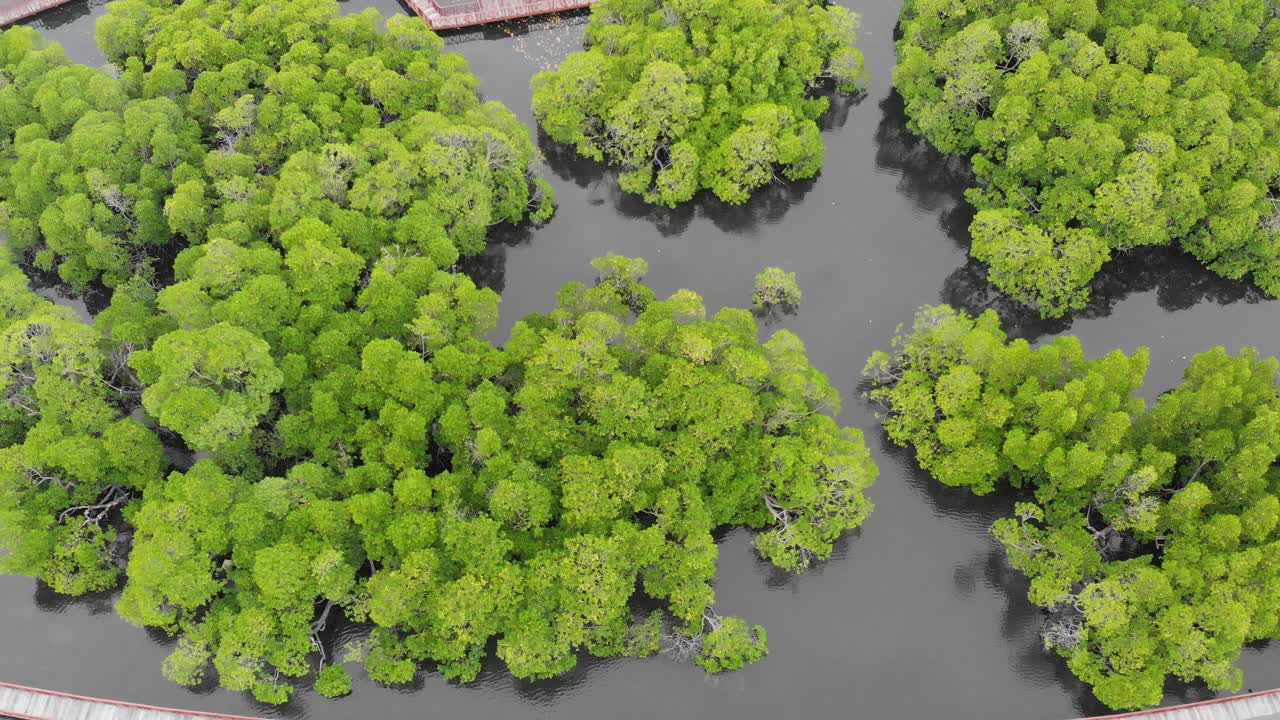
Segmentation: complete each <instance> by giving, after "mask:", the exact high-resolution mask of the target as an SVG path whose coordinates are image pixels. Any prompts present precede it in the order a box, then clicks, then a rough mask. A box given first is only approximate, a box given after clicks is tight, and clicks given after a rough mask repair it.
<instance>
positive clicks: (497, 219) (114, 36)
mask: <svg viewBox="0 0 1280 720" xmlns="http://www.w3.org/2000/svg"><path fill="white" fill-rule="evenodd" d="M379 23H380V17H379V16H378V14H377V12H376V11H373V10H366V11H364V12H362V13H359V14H355V15H347V16H341V17H340V16H339V15H338V12H337V5H336V3H333V2H328V1H326V0H300V1H299V2H291V3H283V4H282V3H268V2H261V1H260V0H236V1H234V2H233V1H232V0H213V1H211V2H194V3H190V2H188V3H180V4H177V3H173V2H171V1H170V0H122V1H121V2H116V3H112V4H111V6H110V8H109V11H108V14H107V15H106V16H105V17H103V18H102V20H101V22H100V23H99V25H98V40H99V43H100V45H101V47H102V50H103V52H104V53H105V54H106V55H107V57H108V58H109V59H110V60H111V62H112V63H113V64H114V65H115V67H117V68H119V73H118V75H119V78H118V79H116V78H115V77H113V76H112V74H110V73H108V72H107V71H105V70H95V69H92V68H89V67H85V66H78V65H74V64H71V63H70V61H69V60H67V58H66V55H65V53H63V51H62V50H61V48H59V47H57V46H47V47H46V46H45V44H44V43H43V42H42V41H41V40H40V39H39V38H38V36H37V35H36V34H35V33H33V32H31V31H22V32H14V33H7V34H6V36H5V39H4V41H3V43H4V47H3V48H0V56H3V58H4V62H5V72H6V74H7V76H9V79H10V81H9V82H8V84H6V86H5V87H4V88H2V89H0V107H2V108H3V110H2V111H0V115H3V118H0V125H2V126H3V127H0V130H3V131H4V132H5V133H6V134H7V135H8V136H9V137H10V138H11V143H10V144H9V145H8V146H7V148H6V152H5V153H4V156H3V157H0V194H2V195H3V198H4V201H3V206H2V207H3V212H0V222H2V224H3V228H4V229H5V230H6V231H7V232H8V233H9V235H10V237H11V242H10V244H9V248H10V249H9V253H10V255H11V257H12V259H14V260H16V261H20V262H30V263H32V264H33V265H35V266H37V267H40V268H43V269H46V270H52V269H56V270H57V272H58V274H59V275H60V276H61V278H62V279H63V280H66V281H67V282H69V283H71V284H73V285H75V286H77V287H84V286H86V285H88V284H89V283H91V282H95V281H100V282H102V283H104V284H106V285H107V286H109V287H116V286H118V285H120V284H122V283H124V282H127V281H129V280H130V279H131V278H133V277H135V276H138V277H141V278H142V279H144V280H151V279H152V278H153V277H154V276H155V274H156V273H155V269H154V268H153V265H154V264H155V263H156V261H157V259H164V260H166V261H167V260H170V259H172V257H173V256H174V255H175V254H176V253H177V251H178V250H180V249H182V248H183V247H188V246H194V245H199V244H202V243H204V242H207V241H208V240H211V239H226V240H230V241H233V242H235V243H238V244H242V245H243V244H248V243H249V242H251V241H253V240H256V239H268V238H270V239H273V240H276V241H277V242H278V241H279V239H280V238H281V237H282V236H283V235H284V234H286V233H288V232H289V230H291V229H292V228H293V227H294V226H295V225H297V224H298V222H299V221H301V220H303V219H318V220H321V221H323V222H325V223H327V224H328V225H329V226H330V227H332V228H333V229H334V231H335V233H336V234H337V236H338V237H340V238H341V243H342V244H343V245H344V247H346V248H347V249H349V250H351V251H352V252H354V253H356V254H357V255H359V256H360V257H362V258H364V260H366V261H370V262H371V261H373V260H375V259H376V258H377V257H378V255H379V253H380V252H381V249H382V248H383V247H384V246H389V245H401V246H405V247H411V248H413V249H415V250H416V251H418V252H422V253H425V254H430V255H431V256H432V257H434V258H435V259H436V260H437V262H438V263H440V264H441V265H442V266H447V265H450V264H452V263H453V262H454V261H455V260H456V259H457V257H458V256H459V255H474V254H476V253H478V252H480V251H481V250H483V248H484V244H485V237H486V234H487V232H488V228H489V227H490V226H491V225H494V224H497V223H501V222H510V223H517V222H521V221H523V220H525V219H531V220H533V221H535V222H536V221H541V220H545V219H547V218H548V217H549V216H550V214H551V212H552V211H553V208H554V204H553V200H552V193H551V188H550V186H549V185H548V184H547V183H546V182H545V181H544V180H541V179H535V178H534V177H533V175H532V172H531V169H530V168H531V166H532V165H534V164H536V163H537V162H538V161H539V154H538V152H537V148H536V147H535V146H534V144H533V141H532V139H531V138H530V136H529V133H528V130H527V129H526V128H525V127H524V126H523V125H522V124H521V123H520V121H519V119H518V118H517V117H516V116H515V114H514V113H512V112H511V111H509V110H508V109H506V108H505V107H503V106H502V105H500V104H498V103H495V102H489V103H484V102H482V101H481V99H480V96H479V94H478V92H477V89H478V86H479V83H478V81H477V80H476V78H475V76H473V75H471V73H470V72H468V70H467V67H466V62H465V60H463V58H462V56H460V55H457V54H445V53H443V52H442V50H443V45H444V44H443V41H441V40H440V38H438V37H436V36H435V35H434V34H432V33H431V32H430V31H429V30H428V29H426V27H425V26H424V25H423V23H422V22H421V21H419V20H417V19H416V18H409V17H405V16H397V17H393V18H390V19H388V20H387V23H386V31H385V32H379V30H378V25H379Z"/></svg>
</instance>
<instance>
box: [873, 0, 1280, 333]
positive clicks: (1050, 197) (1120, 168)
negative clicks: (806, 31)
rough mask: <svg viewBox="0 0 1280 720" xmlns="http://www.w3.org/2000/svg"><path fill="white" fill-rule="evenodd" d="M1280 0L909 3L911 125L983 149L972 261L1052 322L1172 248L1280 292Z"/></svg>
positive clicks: (935, 139) (903, 80)
mask: <svg viewBox="0 0 1280 720" xmlns="http://www.w3.org/2000/svg"><path fill="white" fill-rule="evenodd" d="M1274 19H1275V4H1274V2H1270V1H1269V0H1238V1H1236V0H1232V1H1226V0H1224V1H1221V2H1217V1H1215V2H1195V3H1186V2H1179V1H1178V0H1158V1H1156V2H1138V1H1136V0H1121V1H1118V2H1105V3H1102V2H1097V1H1096V0H1083V1H1082V2H1061V1H1060V0H1031V1H1029V2H1028V1H1026V0H1017V1H1016V2H1015V1H1014V0H994V1H993V0H955V1H954V2H953V1H951V0H907V2H906V3H905V4H904V6H903V11H902V19H901V28H902V33H901V40H900V41H899V43H898V55H899V65H898V67H897V69H896V71H895V73H894V77H895V80H896V82H897V86H898V89H899V91H900V92H901V93H902V95H903V98H904V99H905V100H906V111H907V115H908V117H909V118H910V122H909V126H910V127H911V129H913V130H915V131H917V132H919V133H921V134H922V135H924V136H925V137H926V138H928V139H929V140H930V141H931V142H932V143H933V144H934V145H936V146H937V147H938V148H939V149H940V150H942V151H944V152H955V153H964V154H966V155H969V156H971V157H972V159H973V168H974V171H975V174H976V175H977V180H978V186H977V187H975V188H973V189H971V190H970V191H969V193H968V198H969V200H970V202H972V203H973V204H974V205H975V206H976V207H977V209H978V214H977V217H976V218H975V219H974V222H973V225H972V227H971V229H972V232H973V247H972V250H971V252H972V254H973V256H974V257H975V258H977V259H978V260H981V261H982V262H984V263H987V264H988V265H989V267H990V277H991V280H992V281H993V282H994V283H995V284H996V285H997V286H998V287H1000V288H1001V289H1002V290H1004V291H1005V292H1008V293H1009V294H1010V295H1012V296H1014V297H1015V298H1017V299H1018V300H1021V301H1022V302H1025V303H1029V304H1032V305H1035V306H1038V307H1039V309H1040V312H1041V313H1042V314H1044V315H1046V316H1059V315H1063V314H1065V313H1067V312H1068V311H1070V310H1072V309H1076V308H1080V307H1083V306H1084V305H1085V303H1086V302H1087V300H1088V295H1089V291H1088V284H1089V281H1090V280H1091V279H1092V278H1093V277H1094V275H1096V274H1097V273H1098V271H1099V270H1100V269H1101V268H1102V266H1103V265H1104V264H1105V263H1106V262H1107V261H1108V260H1109V259H1110V258H1111V257H1112V256H1113V255H1114V254H1116V253H1119V252H1125V251H1127V250H1129V249H1131V248H1135V247H1138V246H1143V245H1171V244H1176V245H1178V246H1180V247H1182V248H1184V249H1185V250H1187V251H1188V252H1190V253H1191V254H1192V255H1195V256H1196V257H1197V258H1199V259H1200V260H1201V262H1203V263H1204V264H1205V266H1206V267H1208V268H1209V269H1210V270H1212V271H1214V272H1216V273H1218V274H1220V275H1222V276H1224V277H1228V278H1233V279H1235V278H1244V277H1250V278H1252V280H1253V281H1254V282H1255V283H1257V284H1258V285H1259V286H1260V287H1261V288H1262V289H1263V290H1265V291H1267V292H1268V293H1271V294H1273V295H1274V294H1277V293H1280V270H1278V268H1280V104H1278V103H1277V102H1276V101H1277V95H1276V93H1275V89H1276V88H1277V87H1280V86H1278V85H1277V82H1276V81H1277V78H1280V75H1278V74H1277V70H1280V31H1277V25H1276V23H1275V22H1273V21H1274Z"/></svg>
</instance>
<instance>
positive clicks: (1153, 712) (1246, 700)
mask: <svg viewBox="0 0 1280 720" xmlns="http://www.w3.org/2000/svg"><path fill="white" fill-rule="evenodd" d="M1120 718H1133V719H1134V720H1139V719H1141V720H1280V690H1264V691H1263V692H1255V693H1247V694H1245V695H1233V696H1231V697H1224V698H1216V699H1214V700H1204V701H1202V702H1194V703H1189V704H1187V705H1173V706H1171V707H1164V708H1152V709H1150V710H1139V711H1138V712H1131V713H1121V714H1119V715H1105V716H1102V720H1120ZM1082 720H1084V719H1082Z"/></svg>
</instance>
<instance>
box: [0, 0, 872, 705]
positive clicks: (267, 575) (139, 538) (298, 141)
mask: <svg viewBox="0 0 1280 720" xmlns="http://www.w3.org/2000/svg"><path fill="white" fill-rule="evenodd" d="M376 24H377V17H376V15H374V14H371V13H369V12H365V13H361V14H358V15H353V16H346V17H338V16H337V12H336V6H335V5H334V4H333V3H329V2H321V1H319V0H299V1H297V2H290V3H283V4H280V3H266V2H259V1H258V0H235V1H232V0H209V1H205V0H188V1H187V2H183V3H181V4H173V3H170V2H166V1H164V0H122V1H121V2H117V3H113V4H112V5H111V7H110V10H109V12H108V14H107V15H106V16H105V17H104V18H103V19H102V21H101V22H100V23H99V26H98V37H99V42H100V43H101V45H102V47H103V49H104V51H105V52H106V54H107V55H108V57H109V58H110V59H111V61H112V62H113V63H114V64H115V66H116V67H117V68H118V69H119V70H120V73H119V77H118V78H116V77H114V76H113V75H112V74H109V73H107V72H105V71H96V70H89V69H87V68H82V67H79V66H76V65H73V64H71V63H69V62H68V61H67V60H66V57H65V55H64V54H63V53H62V52H61V50H60V49H59V48H57V47H56V46H53V45H48V46H46V45H45V44H44V43H43V42H42V41H41V40H40V39H39V37H38V36H37V35H36V34H35V33H34V32H33V31H31V30H29V29H25V28H15V29H11V30H9V31H6V32H5V33H4V34H3V35H0V75H2V76H3V79H4V82H0V85H3V87H0V129H2V130H3V131H4V132H5V133H7V135H6V137H5V139H6V141H7V142H5V143H0V149H3V155H2V157H0V162H2V163H4V165H5V166H4V168H0V177H2V178H3V180H0V203H3V205H2V206H0V207H2V208H3V213H0V216H2V217H3V218H4V221H5V223H6V224H7V228H8V230H9V231H10V232H13V233H15V236H16V233H18V232H20V231H25V232H27V235H25V236H23V237H24V238H25V240H24V241H23V242H22V243H15V244H14V245H13V246H12V249H11V252H12V257H11V258H10V259H11V260H12V262H11V263H9V264H7V265H5V268H4V270H3V272H0V385H3V388H4V394H3V397H4V402H3V403H2V404H0V570H3V571H5V572H9V573H19V574H25V575H30V576H34V577H37V578H40V579H42V580H44V581H45V582H47V583H49V584H50V585H51V586H52V587H53V588H54V589H55V590H57V591H59V592H64V593H70V594H79V593H84V592H88V591H93V590H103V589H108V588H112V587H115V586H116V585H117V583H118V582H119V580H120V578H121V577H123V579H124V587H123V590H122V592H121V594H120V597H119V601H118V603H117V610H118V612H119V613H120V615H121V616H122V617H123V618H124V619H126V620H127V621H129V622H131V623H133V624H136V625H139V626H146V627H152V628H158V629H160V630H162V631H164V632H166V633H169V634H170V635H172V636H174V637H176V639H177V641H176V644H175V645H174V650H173V652H172V654H171V655H170V656H169V657H168V658H167V659H166V660H165V662H164V666H163V672H164V674H165V675H166V676H167V677H169V678H171V679H172V680H174V681H176V682H179V683H184V684H196V683H199V682H201V681H202V680H203V679H204V678H205V677H206V676H207V674H208V673H209V671H210V669H212V670H214V671H216V675H217V678H218V682H219V683H221V685H222V686H223V687H226V688H229V689H232V690H240V691H249V692H252V693H253V695H254V696H255V697H256V698H258V699H259V700H261V701H264V702H269V703H281V702H285V701H287V700H288V698H289V697H290V694H291V693H292V691H293V690H294V689H295V687H296V686H299V685H305V684H306V680H305V678H308V677H310V678H312V684H313V686H314V687H315V689H316V690H317V691H318V692H321V693H323V694H326V695H331V696H336V695H341V694H345V693H346V692H349V691H350V688H351V678H350V677H349V676H348V675H347V672H346V670H345V669H344V667H343V663H344V662H347V661H355V660H357V659H358V660H362V661H363V663H364V667H365V669H366V670H367V672H368V674H369V675H370V676H371V677H372V678H374V679H375V680H377V681H379V682H382V683H388V684H395V683H405V682H409V681H410V680H412V678H413V676H414V674H415V673H416V672H417V669H418V667H419V666H420V665H421V664H424V663H432V664H433V665H434V667H436V668H438V669H439V670H440V671H441V672H442V673H443V674H444V675H445V676H447V677H449V678H451V679H459V680H463V681H466V680H471V679H474V678H475V677H476V676H477V674H478V673H479V671H480V667H481V662H482V660H483V659H484V658H485V657H486V654H488V653H489V651H490V648H491V647H496V653H497V657H499V658H500V659H501V660H502V661H503V662H504V663H505V664H506V666H507V667H508V668H509V669H510V671H511V672H512V673H513V674H514V675H515V676H517V677H521V678H546V677H550V676H554V675H557V674H560V673H563V672H565V671H567V670H569V669H570V668H572V667H573V666H574V665H575V664H576V663H577V662H578V659H579V657H581V656H582V655H584V654H591V655H596V656H601V657H610V656H620V655H628V656H640V655H648V654H652V653H654V652H657V651H659V650H660V649H661V650H664V651H666V652H668V653H669V654H671V655H674V656H677V657H680V658H682V659H695V660H696V661H697V662H698V663H699V664H701V665H702V666H703V667H705V668H706V669H707V670H709V671H720V670H730V669H734V668H737V667H740V666H742V665H743V664H744V663H747V662H751V661H754V660H757V659H759V658H760V657H762V656H763V655H764V653H765V652H766V650H767V637H766V634H765V631H764V629H763V628H762V627H760V626H752V625H750V624H748V623H747V622H746V621H745V620H743V619H741V618H737V617H733V616H728V615H724V616H722V615H720V614H719V613H718V612H716V609H715V604H716V596H715V592H714V590H713V588H712V585H711V581H712V579H713V576H714V573H715V565H716V557H717V546H716V542H715V539H714V537H713V535H712V532H713V531H714V530H716V529H717V528H723V527H727V526H743V527H748V528H752V529H754V530H755V531H756V533H755V536H754V537H755V547H756V549H757V550H758V552H759V554H760V555H761V556H762V557H763V558H765V559H766V560H768V561H769V562H772V563H773V564H775V565H777V566H778V567H781V568H784V569H787V570H800V569H803V568H805V567H807V566H809V565H810V564H812V563H813V562H816V561H821V560H823V559H825V558H827V557H829V556H830V555H831V553H832V550H833V543H834V542H835V541H836V539H837V538H838V537H839V536H840V535H841V534H842V533H843V532H844V531H846V530H848V529H851V528H854V527H857V526H858V525H860V524H861V522H862V521H863V519H864V518H865V517H866V516H867V514H868V513H869V512H870V511H871V508H872V506H871V503H870V501H869V500H867V498H866V497H865V496H864V494H863V493H864V490H865V489H866V488H867V487H868V486H869V485H871V483H872V482H873V481H874V479H875V477H876V473H877V470H876V467H875V465H874V463H873V462H872V460H871V457H870V454H869V452H868V450H867V448H866V447H865V445H864V443H863V438H862V436H861V434H860V433H859V432H858V431H856V430H853V429H848V428H842V427H840V426H839V425H838V424H837V423H836V421H835V420H834V419H833V416H834V415H835V414H836V413H837V412H838V410H839V394H838V393H837V392H836V391H835V389H834V388H832V387H831V385H830V384H829V382H828V381H827V379H826V377H825V376H823V375H822V373H820V372H819V371H817V370H815V369H814V368H813V367H811V366H810V365H809V362H808V360H807V358H806V355H805V349H804V345H803V344H802V343H801V342H800V340H799V338H797V337H796V336H795V335H794V334H792V333H790V332H787V331H785V330H782V331H778V332H776V333H774V334H773V335H772V337H770V338H769V339H768V340H767V341H764V342H762V341H761V339H760V336H759V333H760V330H759V327H758V325H757V322H756V320H755V318H754V317H753V316H752V315H751V313H750V312H748V311H746V310H738V309H725V310H721V311H720V312H718V313H716V314H715V315H714V316H711V317H707V313H706V310H705V308H704V306H703V303H702V300H701V298H700V297H699V296H698V295H696V294H695V293H693V292H691V291H688V290H682V291H680V292H678V293H676V294H674V295H672V296H671V297H670V298H667V299H665V300H659V299H658V298H656V297H655V295H654V293H653V291H652V290H650V289H649V288H648V287H647V286H645V285H644V283H643V276H644V275H645V273H646V271H647V266H646V265H645V263H644V261H643V260H638V259H631V258H624V257H620V256H608V257H605V258H600V259H598V260H597V261H595V263H594V264H595V267H596V269H597V270H598V274H599V279H598V282H597V283H595V284H594V285H586V284H582V283H570V284H569V285H566V286H565V287H564V288H563V289H562V290H561V291H560V293H559V295H558V303H557V307H556V309H555V310H554V311H552V312H550V313H548V314H546V315H532V316H529V317H527V318H525V319H524V320H522V321H520V322H518V323H517V324H516V325H515V327H514V329H513V330H512V332H511V335H510V339H509V340H508V341H507V342H506V343H505V344H504V345H501V346H499V345H495V344H494V343H493V342H491V341H490V340H489V339H488V337H489V335H490V333H491V332H492V331H493V330H494V328H495V327H496V324H497V318H498V302H499V298H498V296H497V294H496V293H494V292H493V291H492V290H489V289H486V288H482V287H478V286H477V285H476V283H475V282H473V280H472V279H471V278H470V277H468V276H466V275H464V274H461V273H458V272H455V270H454V268H455V263H456V261H457V259H458V257H459V255H460V254H463V253H470V252H476V251H478V250H479V249H481V248H482V247H483V244H484V241H485V233H486V232H487V228H488V227H489V226H490V225H492V224H494V223H495V222H500V221H509V222H517V221H521V220H535V221H536V220H538V219H540V218H543V217H545V216H546V214H547V213H549V212H550V207H551V205H550V199H549V197H547V195H546V194H545V193H543V194H542V195H541V197H539V192H540V190H539V188H540V187H541V185H540V184H539V183H538V182H535V181H533V180H531V176H530V175H529V166H530V164H531V163H533V162H534V161H535V160H536V157H537V153H536V151H535V149H534V146H533V144H532V142H531V140H530V138H529V135H528V131H527V130H526V129H525V128H524V127H523V126H522V125H520V123H519V122H518V121H517V120H516V119H515V117H514V115H512V114H511V113H510V112H509V111H508V110H506V109H505V108H502V107H501V106H500V105H497V104H494V103H489V104H482V103H481V102H480V101H479V98H478V95H477V93H476V81H475V78H474V77H472V76H471V75H470V74H469V73H467V72H466V69H465V65H464V64H463V63H462V62H461V60H460V59H459V58H458V57H457V56H454V55H443V54H441V53H440V50H441V47H442V43H441V41H440V40H439V39H438V38H437V37H436V36H435V35H433V34H431V33H430V32H429V31H426V30H425V29H423V28H422V26H421V23H419V22H417V21H416V20H414V21H410V20H407V19H404V20H399V19H393V20H391V21H389V22H388V28H387V31H386V32H379V31H378V30H377V28H376ZM104 128H105V129H104ZM139 129H147V132H145V133H143V134H142V135H138V134H137V131H139ZM148 133H149V134H148ZM162 148H165V149H163V150H162ZM36 191H38V192H39V193H43V195H40V196H39V197H36V196H34V195H32V196H30V197H27V195H25V194H24V193H29V192H36ZM112 198H116V199H120V202H118V203H117V202H116V200H113V199H112ZM117 205H119V207H117ZM144 207H145V208H148V209H147V210H146V211H145V212H144V210H143V208H144ZM73 211H74V212H73ZM49 213H54V215H50V214H49ZM74 213H80V214H79V215H74ZM144 215H145V217H146V218H152V216H154V220H155V223H154V227H152V225H151V224H148V223H150V220H146V221H145V222H144ZM72 217H74V219H75V223H72V224H70V225H68V224H67V223H69V222H70V220H68V219H67V218H72ZM50 218H53V219H50ZM24 223H25V224H24ZM59 223H61V224H59ZM24 228H25V230H23V229H24ZM153 230H154V232H152V231H153ZM58 233H61V234H58ZM72 240H74V241H75V242H72ZM77 243H79V244H77ZM24 263H30V264H32V265H34V266H37V267H40V268H48V269H56V270H57V271H58V273H59V274H60V275H61V277H62V278H63V279H64V280H66V281H67V282H68V283H71V284H72V285H73V286H75V287H77V288H84V287H86V286H88V285H90V284H93V283H98V282H100V283H102V284H104V285H106V286H108V287H109V288H110V291H111V292H110V304H109V305H108V306H107V307H106V308H105V309H104V310H102V312H100V313H99V314H97V316H96V317H95V318H94V319H93V321H92V322H84V321H81V320H79V319H77V318H76V317H75V316H74V314H73V313H71V312H70V311H68V310H66V309H63V308H58V307H55V306H53V305H51V304H50V303H48V302H46V301H44V300H42V299H41V298H39V297H38V296H36V295H35V294H34V293H33V292H31V291H30V289H29V288H28V287H27V279H26V277H24V275H23V274H22V272H21V271H20V270H19V269H18V266H19V265H21V264H24ZM166 445H167V446H169V448H170V449H173V450H190V451H194V452H193V453H189V454H188V453H174V452H166ZM185 455H190V456H191V457H189V458H186V459H184V457H183V456H185ZM641 597H647V598H650V599H651V601H647V602H640V601H639V600H640V598H641ZM641 607H644V608H648V610H647V611H640V608H641ZM338 614H341V615H342V616H344V617H345V619H346V620H347V621H351V622H359V623H367V624H368V625H369V626H370V627H371V633H370V635H369V637H368V638H367V640H364V641H362V642H359V643H356V644H355V645H353V646H351V647H345V648H335V647H333V646H332V643H331V642H330V640H329V639H328V635H327V634H326V633H325V628H326V627H327V626H328V625H329V624H331V623H332V622H333V621H334V620H335V618H336V617H337V616H338Z"/></svg>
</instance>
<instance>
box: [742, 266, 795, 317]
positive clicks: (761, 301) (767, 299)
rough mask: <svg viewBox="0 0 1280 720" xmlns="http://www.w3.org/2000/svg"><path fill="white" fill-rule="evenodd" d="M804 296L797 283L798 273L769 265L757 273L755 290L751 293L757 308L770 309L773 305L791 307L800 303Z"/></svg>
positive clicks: (753, 303) (752, 300) (752, 301)
mask: <svg viewBox="0 0 1280 720" xmlns="http://www.w3.org/2000/svg"><path fill="white" fill-rule="evenodd" d="M803 297H804V295H803V293H801V292H800V285H799V284H797V283H796V274H795V273H793V272H787V271H786V270H783V269H782V268H777V267H767V268H765V269H764V270H761V271H760V273H759V274H758V275H756V286H755V290H754V291H753V292H752V293H751V303H752V305H754V306H755V307H756V309H757V310H768V309H769V308H773V307H779V306H782V307H791V308H795V307H798V306H799V305H800V300H801V299H802V298H803Z"/></svg>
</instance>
